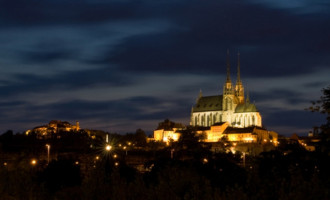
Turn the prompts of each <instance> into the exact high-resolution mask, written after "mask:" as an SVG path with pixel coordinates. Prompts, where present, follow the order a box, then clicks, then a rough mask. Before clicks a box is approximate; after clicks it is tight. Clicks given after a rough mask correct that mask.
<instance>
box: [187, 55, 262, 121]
mask: <svg viewBox="0 0 330 200" xmlns="http://www.w3.org/2000/svg"><path fill="white" fill-rule="evenodd" d="M224 122H227V123H228V125H229V127H236V128H246V127H251V126H257V127H261V126H262V119H261V115H260V113H259V112H258V110H257V108H256V106H255V104H253V103H251V102H250V100H249V97H247V98H245V96H244V86H243V83H242V81H241V75H240V54H239V53H238V62H237V78H236V84H235V85H234V84H233V83H232V81H231V78H230V59H229V51H227V78H226V82H225V84H224V86H223V94H222V95H215V96H203V95H202V92H201V91H200V94H199V96H198V98H197V101H196V104H195V105H194V106H193V107H192V110H191V119H190V125H192V126H199V127H210V126H212V125H214V124H217V123H218V124H219V123H224Z"/></svg>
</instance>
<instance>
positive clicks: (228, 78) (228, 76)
mask: <svg viewBox="0 0 330 200" xmlns="http://www.w3.org/2000/svg"><path fill="white" fill-rule="evenodd" d="M229 57H230V56H229V49H227V80H226V83H230V82H231V80H230V61H229V60H230V58H229Z"/></svg>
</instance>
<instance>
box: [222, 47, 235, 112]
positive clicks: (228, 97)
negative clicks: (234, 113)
mask: <svg viewBox="0 0 330 200" xmlns="http://www.w3.org/2000/svg"><path fill="white" fill-rule="evenodd" d="M229 60H230V58H229V50H227V78H226V83H225V85H224V86H223V100H222V107H223V109H224V110H233V109H234V106H233V104H234V98H235V90H234V87H233V84H232V82H231V79H230V61H229Z"/></svg>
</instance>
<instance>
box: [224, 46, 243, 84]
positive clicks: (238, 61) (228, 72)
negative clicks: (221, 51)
mask: <svg viewBox="0 0 330 200" xmlns="http://www.w3.org/2000/svg"><path fill="white" fill-rule="evenodd" d="M240 68H241V60H240V53H239V52H238V53H237V80H236V84H242V81H241V69H240ZM226 83H231V79H230V55H229V49H227V79H226Z"/></svg>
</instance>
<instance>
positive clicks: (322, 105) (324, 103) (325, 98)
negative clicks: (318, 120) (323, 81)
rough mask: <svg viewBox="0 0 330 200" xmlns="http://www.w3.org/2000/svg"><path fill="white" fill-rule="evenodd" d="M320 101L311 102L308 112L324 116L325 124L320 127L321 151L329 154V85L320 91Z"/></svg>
mask: <svg viewBox="0 0 330 200" xmlns="http://www.w3.org/2000/svg"><path fill="white" fill-rule="evenodd" d="M322 93H323V95H322V96H321V98H320V100H318V101H312V106H310V107H309V109H308V110H310V111H312V112H320V113H322V114H325V115H326V123H325V124H323V125H321V126H320V130H321V133H320V135H321V145H320V146H321V151H325V152H330V85H329V86H328V87H326V88H323V89H322Z"/></svg>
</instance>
